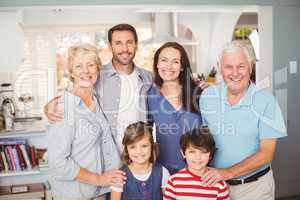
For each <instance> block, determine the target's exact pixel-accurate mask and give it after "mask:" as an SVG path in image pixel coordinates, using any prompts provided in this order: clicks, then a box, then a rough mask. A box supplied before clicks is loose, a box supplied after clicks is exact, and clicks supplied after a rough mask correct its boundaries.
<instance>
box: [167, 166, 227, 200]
mask: <svg viewBox="0 0 300 200" xmlns="http://www.w3.org/2000/svg"><path fill="white" fill-rule="evenodd" d="M164 200H230V197H229V191H228V188H227V185H226V183H225V182H224V181H220V182H219V183H217V184H215V185H214V186H211V187H208V186H204V185H203V184H202V183H201V177H200V176H197V175H195V174H192V173H191V172H190V171H189V170H188V169H186V168H184V169H182V170H180V171H178V172H177V173H176V174H173V175H172V176H171V177H170V178H169V180H168V184H167V186H166V188H165V193H164Z"/></svg>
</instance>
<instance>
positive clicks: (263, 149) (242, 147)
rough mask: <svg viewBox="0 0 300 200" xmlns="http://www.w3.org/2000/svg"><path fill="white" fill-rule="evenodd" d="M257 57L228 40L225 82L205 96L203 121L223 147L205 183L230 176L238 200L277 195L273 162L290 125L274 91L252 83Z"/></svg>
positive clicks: (224, 53) (224, 56) (263, 199)
mask: <svg viewBox="0 0 300 200" xmlns="http://www.w3.org/2000/svg"><path fill="white" fill-rule="evenodd" d="M252 61H253V58H252V57H251V53H250V52H249V49H248V48H247V46H245V44H244V43H242V42H240V41H232V42H230V43H228V44H226V45H225V46H224V47H223V49H222V51H221V55H220V57H219V65H220V70H221V74H222V77H223V82H222V83H221V84H219V85H215V86H212V87H209V88H208V89H206V90H205V91H204V92H203V93H202V95H201V98H200V108H201V113H202V117H203V122H204V124H206V125H208V127H209V128H210V130H211V132H212V134H213V136H214V139H215V141H216V146H217V149H218V151H217V152H216V155H215V158H214V160H213V162H212V166H213V167H215V168H210V169H209V170H208V171H207V172H206V173H205V174H204V182H206V183H207V184H209V185H211V184H214V183H216V182H218V181H219V180H227V183H228V184H229V186H230V188H229V189H230V197H231V199H233V200H235V199H238V200H252V199H259V200H273V199H275V196H274V190H275V186H274V178H273V174H272V169H271V162H272V160H273V156H274V152H275V149H276V143H277V138H280V137H284V136H286V128H285V124H284V120H283V117H282V113H281V111H280V108H279V106H278V104H277V102H276V100H275V98H274V97H273V95H271V94H269V93H267V92H265V91H263V90H259V89H258V88H257V87H256V86H255V85H254V84H253V83H251V81H250V74H251V71H252ZM216 124H218V126H216ZM228 127H230V128H228Z"/></svg>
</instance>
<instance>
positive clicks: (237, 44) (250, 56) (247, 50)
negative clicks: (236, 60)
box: [219, 40, 256, 69]
mask: <svg viewBox="0 0 300 200" xmlns="http://www.w3.org/2000/svg"><path fill="white" fill-rule="evenodd" d="M238 50H242V52H243V53H244V55H245V56H246V59H247V62H248V63H249V65H250V67H251V69H252V65H253V64H255V63H256V58H255V53H254V50H253V47H252V46H251V44H249V43H246V42H245V41H242V40H233V41H231V42H228V43H226V44H225V45H224V46H223V47H222V49H221V51H220V54H219V64H221V60H222V56H223V54H224V53H229V52H236V51H238Z"/></svg>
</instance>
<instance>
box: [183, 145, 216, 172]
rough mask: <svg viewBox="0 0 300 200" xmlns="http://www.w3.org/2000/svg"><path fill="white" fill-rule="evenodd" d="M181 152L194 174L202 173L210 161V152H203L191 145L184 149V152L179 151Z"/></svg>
mask: <svg viewBox="0 0 300 200" xmlns="http://www.w3.org/2000/svg"><path fill="white" fill-rule="evenodd" d="M181 154H182V156H183V157H184V158H185V159H186V163H187V166H188V169H189V170H190V171H191V172H193V173H195V174H202V173H203V172H204V170H205V169H206V166H207V164H208V162H209V161H210V152H205V151H203V150H200V149H199V148H195V147H193V146H191V145H189V146H188V147H187V148H186V149H185V152H182V151H181Z"/></svg>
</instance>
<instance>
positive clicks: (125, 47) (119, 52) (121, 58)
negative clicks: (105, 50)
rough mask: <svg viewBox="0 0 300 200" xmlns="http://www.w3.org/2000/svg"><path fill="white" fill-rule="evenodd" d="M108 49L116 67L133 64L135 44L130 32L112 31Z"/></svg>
mask: <svg viewBox="0 0 300 200" xmlns="http://www.w3.org/2000/svg"><path fill="white" fill-rule="evenodd" d="M109 47H110V49H111V51H112V54H113V58H112V59H113V62H114V64H116V65H130V64H132V62H133V59H134V56H135V53H136V50H137V43H136V41H135V38H134V34H133V33H132V32H131V31H126V30H124V31H123V30H122V31H114V32H113V33H112V39H111V42H110V43H109Z"/></svg>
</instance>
